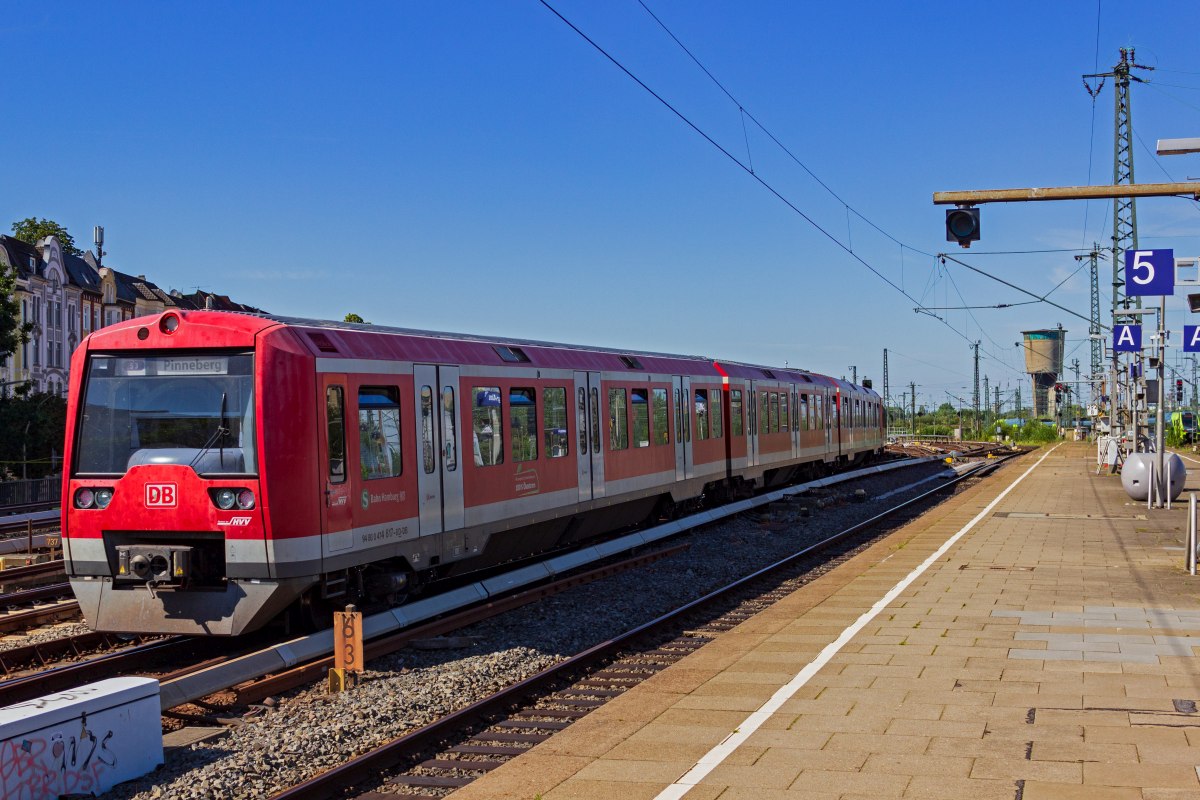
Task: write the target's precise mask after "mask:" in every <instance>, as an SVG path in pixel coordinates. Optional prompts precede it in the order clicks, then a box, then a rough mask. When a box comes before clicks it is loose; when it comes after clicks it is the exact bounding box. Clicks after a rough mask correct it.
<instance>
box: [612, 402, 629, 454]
mask: <svg viewBox="0 0 1200 800" xmlns="http://www.w3.org/2000/svg"><path fill="white" fill-rule="evenodd" d="M625 409H626V395H625V390H624V389H609V390H608V449H609V450H624V449H626V448H627V447H629V418H628V414H627V413H626V410H625Z"/></svg>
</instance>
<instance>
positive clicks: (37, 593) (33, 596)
mask: <svg viewBox="0 0 1200 800" xmlns="http://www.w3.org/2000/svg"><path fill="white" fill-rule="evenodd" d="M70 594H71V584H70V583H67V582H66V581H63V582H62V583H52V584H50V585H48V586H38V587H36V588H33V589H21V590H20V591H16V592H9V593H8V594H0V609H5V608H11V607H13V606H22V605H28V604H29V603H36V602H39V601H41V600H49V599H51V598H62V597H67V596H68V595H70ZM2 617H3V612H2V611H0V618H2Z"/></svg>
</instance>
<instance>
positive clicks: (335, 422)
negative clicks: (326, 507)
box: [325, 386, 346, 483]
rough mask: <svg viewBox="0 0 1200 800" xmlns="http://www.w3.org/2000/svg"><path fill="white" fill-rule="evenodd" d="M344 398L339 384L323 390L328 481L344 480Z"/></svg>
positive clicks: (338, 481) (337, 481)
mask: <svg viewBox="0 0 1200 800" xmlns="http://www.w3.org/2000/svg"><path fill="white" fill-rule="evenodd" d="M345 408H346V399H345V393H344V392H343V390H342V387H340V386H330V387H328V388H327V389H326V390H325V425H326V428H325V429H326V431H327V436H328V440H329V482H330V483H342V482H343V481H345V480H346V417H345V414H346V412H345Z"/></svg>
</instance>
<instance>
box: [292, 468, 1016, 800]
mask: <svg viewBox="0 0 1200 800" xmlns="http://www.w3.org/2000/svg"><path fill="white" fill-rule="evenodd" d="M1016 455H1021V454H1020V453H1017V454H1014V455H1013V456H1006V457H1003V458H998V459H996V460H995V461H993V462H991V463H985V464H984V465H983V466H982V467H978V468H976V469H973V470H970V471H968V472H965V473H963V474H962V475H959V476H956V477H954V478H952V479H950V480H948V481H947V482H946V483H945V484H942V485H941V486H938V487H935V488H934V489H931V490H930V491H927V492H922V493H921V494H919V495H917V496H915V497H912V498H909V499H908V500H905V501H902V502H900V503H898V504H896V505H895V506H892V507H891V508H889V509H887V510H886V511H883V512H881V513H879V514H876V515H875V516H873V517H870V518H869V519H866V520H863V521H861V522H858V523H855V524H854V525H851V526H850V527H848V528H846V529H845V530H842V531H840V532H838V533H836V534H833V535H832V536H829V537H827V538H826V539H824V540H822V541H820V542H817V543H815V544H812V545H809V546H808V547H805V548H803V549H802V550H799V551H797V552H796V553H793V554H792V555H790V556H787V557H786V558H783V559H780V560H779V561H776V562H775V563H773V564H770V565H768V566H766V567H763V568H761V569H758V570H755V571H754V572H752V573H750V574H749V575H746V576H744V577H742V578H739V579H738V580H736V581H734V582H732V583H730V584H728V585H726V586H723V587H721V588H719V589H716V590H714V591H712V592H709V593H708V594H706V595H704V596H703V597H699V598H697V599H695V600H692V601H690V602H688V603H686V604H684V605H682V606H680V607H679V608H677V609H675V610H673V611H669V612H667V613H666V614H662V615H660V616H659V617H656V618H655V619H653V620H650V621H649V622H646V623H643V624H641V625H638V626H637V627H635V628H633V629H631V630H629V631H627V632H625V633H623V634H621V635H620V636H617V637H615V638H612V639H609V640H607V641H605V642H601V643H600V644H597V645H594V646H592V647H590V648H588V649H587V650H585V651H583V652H582V653H579V654H577V655H575V656H572V657H571V658H568V659H566V660H564V661H561V662H559V663H558V664H555V665H553V666H551V667H548V668H546V669H545V670H542V671H541V672H539V673H538V674H536V675H533V676H531V677H529V678H526V679H525V680H522V681H520V682H518V683H516V684H513V685H512V686H510V687H507V688H506V689H502V690H501V691H499V692H497V693H495V694H493V695H491V696H490V697H486V698H484V699H482V700H478V701H476V702H475V703H472V704H471V705H469V706H466V707H465V708H462V709H459V710H458V711H455V712H453V713H452V714H449V715H447V716H445V717H443V718H441V719H440V720H437V721H436V722H433V723H430V724H429V725H426V726H424V727H422V728H418V729H417V730H414V731H410V732H409V733H406V734H404V735H402V736H400V737H398V738H396V739H393V740H392V741H390V742H387V743H385V744H383V745H382V746H380V747H378V748H376V749H375V750H372V751H370V752H367V753H364V754H362V755H360V756H356V757H355V758H352V759H351V760H349V761H347V762H345V763H344V764H341V765H339V766H337V767H334V768H332V769H330V770H327V771H326V772H323V773H321V774H319V775H316V776H314V777H312V778H309V779H308V780H306V781H304V782H302V783H299V784H297V785H295V786H293V787H291V788H289V789H285V790H284V791H282V792H279V793H278V794H276V795H273V797H272V800H308V798H312V799H313V800H319V799H320V798H328V797H332V796H334V795H335V794H336V793H337V792H340V791H343V790H345V789H347V788H348V787H351V786H354V785H356V784H358V783H361V782H362V781H363V778H364V776H369V775H372V774H377V773H379V772H380V771H382V770H387V769H390V768H392V767H395V766H396V765H397V764H401V763H404V762H405V761H408V760H409V759H411V758H412V757H413V756H414V755H415V754H417V753H419V752H420V751H422V750H424V749H426V748H428V747H430V746H433V745H436V744H438V743H439V742H441V741H443V740H445V739H447V738H448V737H450V736H451V735H452V734H453V733H454V732H455V731H458V730H461V729H464V728H469V727H471V726H472V725H473V724H474V723H475V722H477V721H478V720H479V719H481V718H485V717H488V716H490V715H494V714H498V713H500V712H502V711H504V710H505V709H506V708H510V707H512V706H513V705H515V704H521V703H524V702H526V701H527V698H528V697H530V696H533V695H536V694H537V693H539V692H540V691H542V690H543V689H544V687H547V686H549V685H550V684H552V683H554V682H555V681H558V680H560V679H562V678H564V677H566V676H568V675H570V674H572V673H574V672H576V671H582V670H584V669H585V668H586V667H587V666H589V665H591V664H593V663H595V662H598V661H603V660H605V659H608V658H610V657H612V656H614V655H616V654H617V652H618V651H620V650H622V649H623V648H624V647H625V646H626V645H627V644H629V643H630V642H632V641H634V640H636V639H638V638H640V637H643V636H646V635H649V634H651V633H654V632H657V631H659V630H661V629H663V628H666V627H667V626H669V625H672V624H674V623H676V622H677V621H679V620H681V619H682V618H684V617H686V616H687V615H689V614H690V613H692V612H693V611H695V610H697V609H699V608H701V607H703V606H705V605H707V604H709V603H712V602H714V601H718V600H722V599H725V598H727V597H729V596H730V595H732V594H733V593H734V592H736V591H738V590H740V589H742V588H743V587H745V586H747V585H748V584H750V583H752V582H754V581H756V580H758V579H760V578H763V577H765V576H767V575H770V574H772V573H775V572H779V571H780V570H782V569H784V568H786V567H789V566H792V565H795V564H796V563H797V562H800V561H802V560H804V559H807V558H809V557H811V556H813V555H816V554H817V553H819V552H821V551H823V550H826V549H828V548H829V547H831V546H832V545H834V544H837V543H839V542H841V541H843V540H845V539H847V538H849V537H851V536H854V535H855V534H857V533H861V532H862V531H865V530H868V529H870V528H872V527H874V526H876V525H878V524H879V523H881V522H884V521H886V520H887V519H889V518H891V517H893V516H895V515H896V514H898V513H899V512H901V511H903V510H904V509H907V508H909V507H911V506H913V505H915V504H918V503H920V502H922V501H924V500H926V499H927V498H930V497H932V496H934V495H936V494H939V493H941V492H945V491H947V490H949V489H951V488H953V487H955V486H957V485H958V484H959V483H961V482H963V481H965V480H967V479H968V478H977V477H980V476H982V475H985V474H987V473H990V472H992V471H993V470H995V469H997V468H998V467H999V466H1000V465H1001V464H1003V463H1005V462H1006V461H1008V459H1010V458H1013V457H1015V456H1016Z"/></svg>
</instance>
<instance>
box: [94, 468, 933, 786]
mask: <svg viewBox="0 0 1200 800" xmlns="http://www.w3.org/2000/svg"><path fill="white" fill-rule="evenodd" d="M935 474H938V475H940V474H945V476H946V477H947V478H948V477H952V473H950V472H949V471H948V470H946V469H945V468H944V467H943V466H942V465H941V464H939V463H926V464H921V465H916V466H913V467H910V468H907V469H901V470H895V471H893V472H889V473H884V474H882V475H876V476H872V477H870V478H867V479H865V480H858V481H854V482H851V483H848V484H846V485H845V487H831V488H830V489H828V490H824V491H821V492H819V493H810V494H806V495H802V496H798V497H795V498H793V499H791V500H789V501H786V502H780V503H776V504H772V505H771V506H766V507H763V508H760V509H758V510H757V511H756V512H753V513H748V514H743V515H739V516H737V517H735V518H732V519H729V520H726V521H723V522H720V523H716V524H713V525H710V526H708V527H705V528H702V529H699V530H698V531H697V532H694V533H692V534H688V535H685V536H683V537H679V538H678V539H676V540H673V541H686V542H688V543H690V547H689V548H688V549H687V550H684V551H682V552H680V553H677V554H675V555H672V556H670V557H669V558H665V559H663V560H661V561H657V562H655V563H653V564H651V565H648V566H644V567H641V568H639V569H637V570H634V571H631V572H624V573H621V574H619V575H616V576H614V577H611V578H608V579H605V580H602V581H598V582H595V583H592V584H588V585H586V586H582V587H577V588H574V589H571V590H569V591H567V592H564V593H562V594H559V595H555V596H553V597H550V598H547V599H545V600H541V601H539V602H537V603H534V604H531V605H528V606H524V607H522V608H520V609H517V610H515V611H512V612H509V613H506V614H503V615H501V616H499V617H496V618H493V619H490V620H485V621H483V622H480V623H477V624H475V625H472V626H470V627H469V628H465V629H463V630H461V631H458V632H456V633H455V634H454V636H455V637H456V640H457V643H460V644H463V645H465V646H463V647H459V648H457V649H444V650H419V649H415V648H412V647H410V648H406V649H404V650H401V651H399V652H397V653H394V654H392V655H390V656H386V657H383V658H380V659H376V660H375V661H372V662H369V663H368V664H367V667H368V669H367V671H366V672H365V673H364V674H363V679H362V682H361V683H360V685H359V686H358V687H357V688H355V689H353V690H352V691H349V692H346V693H343V694H340V695H329V694H327V693H326V692H325V687H324V686H323V685H314V686H310V687H307V688H304V689H298V690H294V691H291V692H288V693H286V694H285V695H283V696H282V697H279V698H271V699H270V700H269V701H267V702H265V703H264V704H263V705H261V706H254V707H252V708H251V709H250V712H249V713H247V714H246V715H245V716H244V717H243V720H242V724H241V725H238V726H235V727H233V728H231V729H230V731H229V733H228V734H227V735H225V736H223V737H221V738H217V739H211V740H208V741H204V742H200V743H197V744H194V745H191V746H189V747H186V748H181V749H179V750H176V751H174V752H173V753H171V754H170V755H168V757H167V762H166V764H164V765H163V766H162V767H160V768H159V769H158V770H157V771H156V772H154V773H152V774H150V775H147V776H145V777H144V778H141V779H139V780H136V781H131V782H128V783H126V784H122V785H121V786H118V787H116V788H115V789H113V790H111V791H110V792H109V793H108V794H107V795H106V796H107V797H112V798H137V800H144V799H145V798H172V799H174V798H180V799H182V798H209V797H230V798H262V797H269V796H271V795H272V794H274V793H276V792H278V791H280V790H282V789H285V788H287V787H289V786H292V785H294V784H296V783H298V782H300V781H302V780H304V779H306V778H308V777H311V776H313V775H315V774H317V773H319V772H322V771H324V770H326V769H329V768H330V767H333V766H336V765H338V764H341V763H343V762H344V761H346V760H348V759H349V758H351V757H353V756H355V755H358V754H361V753H364V752H366V751H368V750H370V749H373V748H374V747H377V746H378V745H380V744H382V743H384V742H386V741H389V740H391V739H394V738H396V737H397V736H399V735H401V734H403V733H405V732H407V731H409V730H412V729H414V728H417V727H420V726H422V725H425V724H427V723H429V722H432V721H433V720H435V719H437V718H439V717H442V716H445V715H446V714H448V713H451V712H452V711H455V710H457V709H459V708H462V707H464V706H467V705H469V704H471V703H473V702H475V701H477V700H479V699H482V698H484V697H486V696H488V695H489V694H492V693H493V692H495V691H497V690H499V689H501V688H503V687H504V686H507V685H510V684H512V683H514V682H516V681H519V680H522V679H524V678H526V677H529V676H530V675H533V674H535V673H537V672H539V671H540V670H542V669H544V668H546V667H548V666H550V665H552V664H554V663H556V662H558V661H560V660H562V659H565V658H568V657H570V656H572V655H574V654H575V653H577V652H579V651H581V650H582V649H584V648H586V647H588V646H590V645H593V644H596V643H598V642H601V641H604V640H606V639H608V638H611V637H612V636H614V635H616V634H618V633H621V632H623V631H625V630H628V629H629V628H631V627H633V626H635V625H637V624H639V623H641V622H644V621H648V620H650V619H653V618H654V617H656V616H658V615H660V614H662V613H664V612H666V611H669V610H671V609H673V608H675V607H677V606H679V605H681V604H682V603H685V602H687V601H688V600H691V599H694V598H696V597H699V596H700V595H702V594H704V593H707V592H709V591H711V590H713V589H716V588H718V587H720V586H723V585H725V584H727V583H729V582H731V581H733V580H735V579H737V578H738V577H741V576H743V575H745V574H747V573H749V572H751V571H753V570H755V569H757V568H759V567H762V566H765V565H767V564H770V563H772V562H774V561H777V560H779V559H780V558H782V557H784V556H786V555H789V554H791V553H793V552H795V551H797V550H799V549H801V548H802V547H804V546H806V545H807V544H811V543H813V542H816V541H819V540H820V539H823V538H825V537H827V536H829V535H830V534H832V533H835V532H837V531H840V530H843V529H845V528H847V527H849V526H850V525H852V524H853V523H855V522H858V521H861V520H863V519H866V518H868V517H870V516H873V515H875V514H877V513H879V512H880V511H881V510H883V509H884V508H887V507H890V506H891V505H893V504H895V503H896V502H898V501H900V500H902V499H905V498H906V497H910V496H913V495H916V494H919V493H921V492H925V491H928V490H929V489H931V488H933V487H934V486H935V485H936V484H935V483H934V482H933V481H928V482H924V483H922V484H921V485H920V486H916V487H913V488H909V489H904V490H902V491H900V492H898V493H893V492H894V490H897V489H902V488H903V487H907V486H910V485H911V484H914V483H916V482H918V481H921V480H922V479H924V478H927V477H930V476H933V475H935ZM857 489H863V490H864V491H865V499H863V498H856V497H855V490H857ZM883 494H890V496H888V497H887V498H886V499H882V500H874V499H872V498H874V497H876V496H877V495H883Z"/></svg>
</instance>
